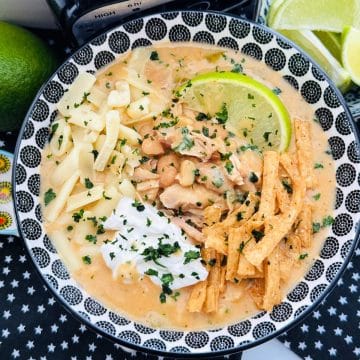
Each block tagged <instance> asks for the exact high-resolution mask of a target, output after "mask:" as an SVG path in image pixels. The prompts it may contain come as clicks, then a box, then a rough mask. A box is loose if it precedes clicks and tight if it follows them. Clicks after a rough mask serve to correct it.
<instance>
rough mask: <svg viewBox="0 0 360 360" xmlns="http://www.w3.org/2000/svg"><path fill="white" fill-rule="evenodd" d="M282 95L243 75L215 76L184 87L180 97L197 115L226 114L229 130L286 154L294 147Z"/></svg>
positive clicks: (193, 80)
mask: <svg viewBox="0 0 360 360" xmlns="http://www.w3.org/2000/svg"><path fill="white" fill-rule="evenodd" d="M280 92H281V90H280V89H278V88H275V89H269V88H268V87H266V86H265V85H263V84H262V83H260V82H258V81H256V80H254V79H252V78H250V77H249V76H246V75H243V74H238V73H233V72H211V73H206V74H202V75H199V76H196V77H195V78H193V79H192V80H190V81H189V82H187V83H186V84H184V85H182V86H181V87H180V88H179V90H178V92H177V95H178V96H180V97H181V98H182V100H183V101H184V103H186V105H187V106H188V107H189V108H191V109H194V110H196V111H200V112H202V113H206V114H210V115H211V116H215V117H216V116H217V115H219V114H221V115H222V116H223V115H224V113H226V114H227V116H226V117H225V118H227V121H226V126H227V127H228V129H229V130H232V131H234V132H235V133H236V134H237V135H238V136H239V137H243V138H245V140H247V141H249V142H250V143H252V144H254V145H257V146H258V147H259V148H260V149H262V150H264V149H273V150H275V149H276V150H279V151H284V150H286V149H287V147H288V146H289V143H290V138H291V121H290V116H289V113H288V111H287V110H286V108H285V106H284V104H283V103H282V102H281V100H280V98H279V96H278V95H277V94H279V93H280ZM224 110H225V111H224ZM222 119H223V120H224V118H222Z"/></svg>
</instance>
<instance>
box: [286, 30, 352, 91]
mask: <svg viewBox="0 0 360 360" xmlns="http://www.w3.org/2000/svg"><path fill="white" fill-rule="evenodd" d="M280 32H281V33H282V34H283V35H285V36H286V37H287V38H289V39H290V40H292V41H293V42H294V43H296V44H297V45H299V46H300V47H301V48H302V49H304V50H305V51H306V52H307V53H308V54H309V55H310V56H311V57H312V58H313V59H314V60H315V61H316V62H317V63H318V64H319V65H320V66H321V67H322V68H323V69H324V71H325V72H326V73H327V74H328V76H329V77H330V79H331V80H332V81H333V82H334V83H335V85H336V86H337V87H338V88H339V89H340V90H341V91H342V92H345V91H346V90H348V89H349V87H350V85H351V77H350V75H349V73H348V72H347V71H346V70H345V69H344V68H343V67H342V66H341V64H340V63H339V62H338V61H337V60H336V59H335V58H334V57H333V56H332V54H331V53H330V51H329V50H328V49H327V48H326V47H325V46H324V44H323V43H322V42H321V41H320V39H319V38H318V37H317V36H316V35H315V34H314V33H313V32H312V31H309V30H299V31H296V30H280Z"/></svg>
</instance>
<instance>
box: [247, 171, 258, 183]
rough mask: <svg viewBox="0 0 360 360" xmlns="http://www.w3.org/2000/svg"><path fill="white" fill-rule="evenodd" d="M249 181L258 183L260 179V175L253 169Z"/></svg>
mask: <svg viewBox="0 0 360 360" xmlns="http://www.w3.org/2000/svg"><path fill="white" fill-rule="evenodd" d="M249 181H250V182H252V183H256V182H258V181H259V177H258V176H257V175H256V174H255V173H254V172H252V171H251V172H250V175H249Z"/></svg>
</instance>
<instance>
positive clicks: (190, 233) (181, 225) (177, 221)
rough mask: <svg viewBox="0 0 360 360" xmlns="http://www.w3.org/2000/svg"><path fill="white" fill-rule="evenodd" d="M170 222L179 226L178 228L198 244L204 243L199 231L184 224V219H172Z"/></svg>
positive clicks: (203, 237)
mask: <svg viewBox="0 0 360 360" xmlns="http://www.w3.org/2000/svg"><path fill="white" fill-rule="evenodd" d="M171 220H172V222H173V223H174V224H175V225H177V226H179V228H181V229H183V230H184V231H185V233H186V235H188V236H189V237H190V238H192V239H194V240H196V241H198V242H202V243H203V242H205V236H204V235H203V234H202V232H201V231H199V230H197V229H196V228H195V227H193V226H191V225H190V224H188V223H187V222H186V220H185V219H183V218H179V217H174V218H172V219H171Z"/></svg>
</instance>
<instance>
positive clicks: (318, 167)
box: [314, 163, 324, 169]
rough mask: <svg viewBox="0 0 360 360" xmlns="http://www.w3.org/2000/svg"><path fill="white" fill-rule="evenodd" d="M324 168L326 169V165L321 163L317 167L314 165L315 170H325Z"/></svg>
mask: <svg viewBox="0 0 360 360" xmlns="http://www.w3.org/2000/svg"><path fill="white" fill-rule="evenodd" d="M323 168H324V165H323V164H321V163H315V165H314V169H323Z"/></svg>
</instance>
